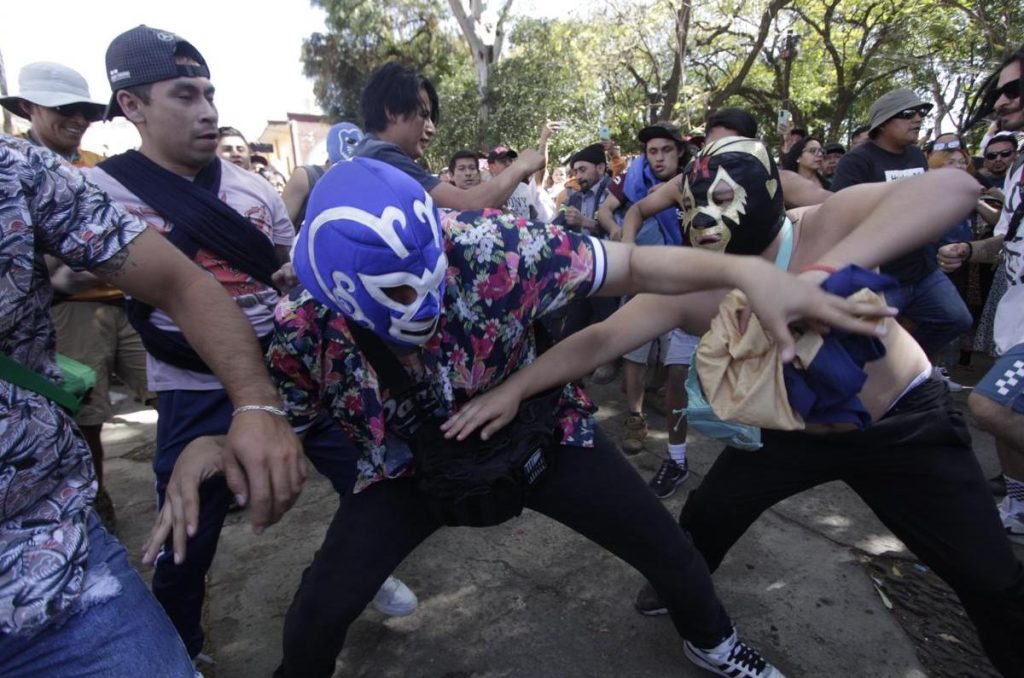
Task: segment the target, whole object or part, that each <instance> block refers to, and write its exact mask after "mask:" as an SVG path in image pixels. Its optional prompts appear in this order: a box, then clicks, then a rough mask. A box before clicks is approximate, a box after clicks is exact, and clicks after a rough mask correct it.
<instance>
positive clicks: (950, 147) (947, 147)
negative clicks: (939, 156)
mask: <svg viewBox="0 0 1024 678" xmlns="http://www.w3.org/2000/svg"><path fill="white" fill-rule="evenodd" d="M958 148H960V140H959V139H953V140H952V141H936V142H935V143H934V144H933V145H932V150H933V151H955V150H956V149H958Z"/></svg>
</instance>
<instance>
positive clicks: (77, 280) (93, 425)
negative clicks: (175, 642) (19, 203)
mask: <svg viewBox="0 0 1024 678" xmlns="http://www.w3.org/2000/svg"><path fill="white" fill-rule="evenodd" d="M18 87H19V92H18V94H16V95H14V96H10V97H4V98H3V99H0V104H3V106H4V107H5V108H6V109H7V110H9V111H11V112H12V113H14V114H15V115H19V116H21V117H23V118H27V119H28V120H30V121H31V122H32V126H31V128H30V129H29V131H28V134H27V135H26V139H27V140H28V141H29V142H31V143H32V144H34V145H36V146H42V147H45V148H47V149H49V150H51V151H53V152H54V153H57V154H58V155H60V156H61V157H62V158H64V159H65V160H66V161H67V162H68V163H70V164H71V165H73V166H75V167H92V166H94V165H96V164H97V163H99V162H100V161H101V160H103V157H102V156H99V155H97V154H96V153H92V152H90V151H86V150H82V149H81V148H79V145H80V144H81V142H82V135H83V134H85V131H86V130H87V129H89V125H91V124H92V123H94V122H96V121H97V120H99V119H101V118H102V117H103V112H104V110H105V108H106V104H102V103H98V102H95V101H93V100H92V98H91V97H90V95H89V86H88V84H87V83H86V81H85V78H83V77H82V76H81V75H80V74H79V73H78V72H77V71H75V70H73V69H71V68H68V67H67V66H63V65H61V64H56V63H50V62H37V63H32V64H28V65H27V66H25V67H24V68H22V69H21V73H19V75H18ZM46 262H47V265H48V267H49V269H50V285H51V286H52V287H53V289H54V295H53V305H52V306H51V308H50V316H51V319H52V320H53V324H54V328H55V329H56V331H57V351H58V352H59V353H61V354H63V355H66V356H68V357H70V358H73V359H74V360H77V361H78V362H80V363H84V364H85V365H88V366H89V367H91V368H92V369H93V371H95V372H96V385H95V387H94V388H93V390H92V392H91V393H90V395H89V398H88V400H87V401H86V402H85V403H83V404H82V408H81V409H80V410H79V411H78V414H77V415H76V416H75V423H77V424H78V427H79V429H80V430H81V432H82V435H83V437H84V438H85V440H86V442H87V443H88V444H89V449H90V451H91V452H92V459H93V466H94V467H95V469H96V480H97V482H98V489H97V493H96V503H95V508H96V513H97V514H99V516H100V518H101V519H102V520H103V523H104V525H105V526H106V527H107V528H108V529H110V530H113V529H114V528H115V527H116V525H117V515H116V512H115V510H114V500H113V499H112V498H111V496H110V494H109V493H108V492H107V488H106V486H105V485H104V483H103V479H104V478H103V457H104V451H103V442H102V439H101V431H102V428H103V424H104V422H106V421H107V420H109V419H110V417H111V416H113V413H114V411H113V408H112V406H111V402H110V392H109V388H110V381H111V376H112V375H114V374H116V375H117V376H118V378H120V380H121V381H122V382H124V383H125V384H127V385H128V387H129V389H130V390H131V391H132V392H133V394H134V395H135V397H136V398H138V399H139V400H141V401H147V400H149V399H150V398H152V397H153V394H151V393H150V392H149V391H148V389H147V388H146V352H145V349H143V347H142V341H141V340H140V339H139V335H138V333H137V332H136V331H135V330H134V329H132V327H131V325H129V324H128V319H127V317H126V316H125V311H124V295H123V294H122V292H121V291H120V290H119V289H117V288H116V287H112V286H110V285H107V284H105V283H103V282H101V281H100V280H99V279H98V278H97V277H96V276H94V275H92V274H91V273H89V272H88V271H73V270H71V268H70V267H68V266H67V265H66V264H64V263H62V262H61V261H60V260H58V259H57V258H55V257H50V256H47V258H46Z"/></svg>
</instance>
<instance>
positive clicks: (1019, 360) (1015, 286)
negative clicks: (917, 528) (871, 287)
mask: <svg viewBox="0 0 1024 678" xmlns="http://www.w3.org/2000/svg"><path fill="white" fill-rule="evenodd" d="M1022 67H1024V45H1022V46H1021V47H1020V48H1018V49H1017V51H1016V52H1015V53H1014V54H1012V55H1011V56H1010V57H1008V58H1007V59H1006V60H1005V61H1004V62H1003V63H1002V65H1001V67H1000V69H999V71H998V75H996V76H994V84H993V85H992V87H991V89H990V90H989V91H988V96H986V97H985V99H987V101H988V106H987V107H985V108H983V109H982V110H981V111H979V115H978V116H977V117H980V116H981V115H987V114H989V113H994V114H995V118H996V122H997V123H998V125H999V129H1000V130H1002V132H1001V133H1000V134H996V135H995V136H993V137H992V141H991V142H989V143H988V144H987V145H986V146H985V154H986V162H988V159H987V156H988V154H989V153H990V149H992V148H993V145H994V142H995V140H996V139H999V138H1004V139H1006V138H1013V137H1012V135H1009V136H1006V133H1010V132H1019V131H1021V130H1024V105H1022V103H1024V102H1022V100H1021V72H1022ZM977 117H976V119H977ZM1008 145H1009V144H1006V143H1004V144H1002V146H1003V147H1006V146H1008ZM1012 146H1013V148H1014V149H1016V139H1015V138H1013V144H1012ZM1003 193H1004V194H1005V196H1006V199H1005V201H1004V203H1003V210H1002V213H1001V214H1000V217H999V223H997V224H996V227H995V231H994V235H993V237H991V238H987V239H985V240H975V241H974V242H969V243H968V242H962V243H951V244H949V245H946V246H944V247H942V248H941V249H940V250H939V262H940V264H941V265H942V267H943V269H944V270H947V271H952V270H956V269H957V268H958V267H960V266H961V265H962V264H964V263H966V262H991V261H994V260H995V259H996V257H998V256H999V254H1000V253H1002V256H1003V263H1004V265H1005V273H1004V274H1005V276H1006V283H1007V289H1006V292H1005V293H1004V294H1003V296H1002V297H1001V298H1000V300H999V305H998V306H997V307H996V317H995V321H994V324H993V338H994V340H995V344H996V350H997V351H998V352H999V356H998V357H997V358H996V360H995V362H994V363H993V365H992V368H991V369H990V370H989V371H988V373H987V374H985V376H984V377H982V378H981V380H980V381H979V382H978V384H977V385H976V386H975V387H974V392H973V393H972V394H971V396H970V398H968V400H967V404H968V405H969V406H970V409H971V414H972V415H974V418H975V421H977V423H978V426H979V427H980V428H981V429H983V430H985V431H988V432H989V433H991V434H992V436H993V437H994V438H995V441H996V451H997V452H998V454H999V463H1000V466H1001V467H1002V470H1003V477H1004V478H1005V480H1006V497H1005V498H1004V499H1003V500H1002V501H1001V502H1000V503H999V517H1000V518H1001V519H1002V521H1003V527H1004V528H1006V532H1007V534H1008V535H1009V537H1010V539H1012V540H1014V541H1016V542H1018V543H1024V228H1022V226H1024V161H1022V159H1021V158H1020V157H1018V158H1017V160H1016V161H1015V162H1014V163H1013V164H1012V165H1011V166H1010V168H1009V169H1008V170H1007V172H1006V179H1005V181H1004V183H1003Z"/></svg>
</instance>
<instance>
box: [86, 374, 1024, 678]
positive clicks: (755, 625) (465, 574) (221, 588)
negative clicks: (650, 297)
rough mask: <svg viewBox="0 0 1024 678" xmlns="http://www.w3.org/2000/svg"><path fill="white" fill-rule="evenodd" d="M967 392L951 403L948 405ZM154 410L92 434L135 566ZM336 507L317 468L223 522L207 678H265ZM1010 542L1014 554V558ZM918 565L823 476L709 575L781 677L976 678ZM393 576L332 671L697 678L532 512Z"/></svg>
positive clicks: (674, 642) (642, 468) (656, 425)
mask: <svg viewBox="0 0 1024 678" xmlns="http://www.w3.org/2000/svg"><path fill="white" fill-rule="evenodd" d="M983 373H984V369H983V366H979V367H977V368H975V369H974V370H973V371H969V372H964V371H955V372H954V378H957V379H959V380H963V381H966V382H968V383H971V381H972V380H976V379H977V378H978V377H980V375H981V374H983ZM588 390H589V391H590V392H591V394H592V396H593V397H594V398H595V400H596V401H597V402H598V403H600V405H601V409H600V412H599V415H598V416H599V420H600V421H601V423H602V425H604V426H605V427H606V428H607V430H608V431H609V432H610V433H611V434H612V435H613V437H617V436H618V434H619V429H620V425H621V419H622V407H623V403H622V393H621V391H620V389H619V387H618V384H617V383H615V384H611V385H607V386H591V387H589V388H588ZM965 396H966V393H962V394H957V395H956V397H957V398H958V400H960V402H961V403H964V402H965ZM648 418H649V423H650V427H651V435H650V438H649V439H648V442H647V451H646V452H644V453H641V454H639V455H637V456H635V457H632V458H630V460H631V463H632V464H633V466H634V467H635V468H636V470H637V471H638V472H639V473H640V474H641V475H643V476H644V477H645V478H649V477H650V476H651V475H652V474H653V472H654V470H655V469H657V467H658V466H659V464H660V462H661V456H660V455H661V454H663V453H664V449H665V444H666V436H665V433H664V431H665V422H664V418H663V417H662V416H661V415H660V414H658V413H657V412H655V411H653V409H652V408H648ZM155 420H156V416H155V413H154V412H152V411H150V410H145V409H141V408H140V407H139V406H138V405H134V404H132V403H130V402H129V401H128V400H127V399H125V400H123V401H121V402H120V403H118V415H117V416H116V417H115V419H114V421H112V422H111V423H110V424H108V425H107V426H106V427H105V429H104V441H105V444H106V446H107V455H108V462H107V466H106V468H107V471H106V473H107V484H108V487H109V491H110V493H111V495H112V496H113V498H114V501H115V504H116V507H117V513H118V534H119V536H120V537H121V539H122V541H123V542H124V543H125V544H126V545H127V546H128V547H129V550H130V551H131V552H132V555H133V557H134V558H135V562H136V564H137V563H138V557H139V554H140V550H141V549H140V547H141V544H142V543H143V541H144V539H145V536H146V534H147V532H148V529H149V527H150V525H151V523H152V520H153V516H154V502H155V500H154V492H153V475H152V470H151V468H150V463H151V456H152V443H153V439H154V436H155ZM975 447H976V452H977V454H978V457H979V460H980V462H981V465H982V467H983V470H984V471H985V473H986V475H987V476H991V475H992V474H993V473H995V471H996V470H997V468H998V465H997V463H996V460H995V452H994V449H993V445H992V441H991V438H990V437H988V436H987V435H985V434H981V433H977V432H976V433H975ZM718 450H719V445H717V444H716V443H713V442H711V441H709V440H707V439H704V438H702V437H700V436H699V435H696V434H691V438H690V442H689V457H690V464H691V471H692V474H691V478H690V479H689V480H688V481H687V483H686V484H685V485H684V486H683V487H681V488H680V490H679V491H677V492H676V494H675V495H674V496H673V497H671V498H670V499H669V500H668V501H666V502H665V506H666V508H667V510H669V511H670V512H671V513H672V514H673V515H677V514H678V511H679V509H680V507H681V506H682V504H683V502H684V501H685V498H686V495H687V493H688V491H690V490H692V489H693V488H695V487H697V486H698V485H699V483H700V481H701V479H702V477H703V474H704V473H705V472H706V471H707V469H708V468H709V467H710V465H711V463H712V462H713V461H714V458H715V456H716V454H717V453H718ZM337 503H338V500H337V496H336V495H335V493H334V492H333V490H332V489H331V487H330V485H329V484H328V483H327V481H326V480H325V479H323V478H322V477H319V476H316V475H315V474H314V475H313V477H311V479H310V481H309V483H308V484H307V486H306V488H305V490H304V492H303V496H302V497H301V499H300V500H299V502H298V503H297V505H296V506H295V507H294V508H293V509H292V511H291V512H289V513H288V514H287V515H286V516H285V518H284V519H283V520H282V521H281V522H280V523H279V524H277V525H276V526H274V527H273V528H272V529H270V530H268V531H267V532H266V533H265V534H264V535H263V536H261V537H257V536H255V535H254V534H253V533H252V531H251V530H250V528H249V526H248V524H247V522H246V516H245V514H244V513H238V514H233V515H231V516H229V518H228V521H227V524H226V525H225V527H224V531H223V534H222V537H221V542H220V548H219V551H218V554H217V558H216V561H215V562H214V565H213V568H212V570H211V572H210V575H209V589H208V592H209V596H208V606H207V611H206V619H207V631H208V642H207V651H208V652H209V653H210V654H211V655H212V656H213V657H214V659H215V661H216V664H215V665H213V666H204V667H201V668H202V670H203V672H204V674H206V675H207V677H208V678H209V677H210V676H215V677H216V678H243V677H244V678H250V677H257V676H269V675H270V674H271V672H272V671H273V669H274V667H275V666H276V665H277V662H278V661H279V659H280V638H281V626H282V623H283V617H284V613H285V611H286V610H287V607H288V604H289V603H290V601H291V597H292V595H293V593H294V591H295V589H296V587H297V584H298V581H299V577H300V575H301V573H302V570H303V568H304V567H305V566H306V565H307V564H308V563H309V561H310V559H311V558H312V555H313V553H314V551H315V550H316V548H317V546H318V545H319V543H320V540H321V538H322V536H323V533H324V530H325V529H326V527H327V524H328V522H329V521H330V518H331V516H332V515H333V513H334V511H335V509H336V507H337ZM1016 548H1017V555H1018V557H1020V556H1021V555H1022V553H1024V550H1022V549H1021V547H1016ZM882 554H884V556H883V555H882ZM915 563H916V561H915V560H914V559H913V556H912V554H910V553H908V552H907V551H906V550H905V549H904V548H903V545H902V544H901V543H900V542H899V541H898V540H896V539H895V537H893V536H892V535H891V534H890V533H889V532H888V531H887V530H886V528H885V527H884V526H883V525H882V524H881V523H880V522H879V521H878V520H877V519H876V518H875V516H874V515H873V514H872V513H871V512H870V511H869V510H868V509H867V508H866V507H865V506H864V504H862V503H861V502H860V500H859V499H858V498H857V497H856V496H855V495H854V494H853V493H852V492H851V491H850V490H848V489H847V488H846V487H845V486H842V485H839V484H834V483H833V484H829V485H824V486H822V487H819V488H816V489H814V490H811V491H809V492H805V493H803V494H800V495H798V496H796V497H793V498H791V499H789V500H787V501H784V502H782V503H780V504H779V505H777V506H776V507H775V508H773V509H772V510H770V511H768V512H766V513H765V514H764V515H763V516H762V517H761V518H760V519H759V520H758V522H757V523H756V524H755V525H754V527H753V528H752V529H751V530H750V531H749V532H748V533H747V534H746V535H745V536H744V537H743V539H742V540H741V541H740V542H739V543H738V544H737V546H736V547H735V548H734V549H733V550H732V551H731V552H730V554H729V556H728V557H727V558H726V560H725V562H724V564H723V565H722V567H721V568H720V569H719V570H718V572H717V573H716V574H715V577H714V580H715V585H716V588H717V590H718V593H719V595H720V597H721V598H722V600H723V602H724V603H725V606H726V608H727V609H728V610H729V612H730V615H731V616H732V617H733V620H734V622H735V623H736V625H737V626H738V628H739V630H740V632H741V634H742V636H743V637H744V638H745V639H746V640H748V641H750V642H751V643H752V644H754V645H755V646H757V647H758V648H760V649H761V650H762V651H763V652H764V654H765V655H766V656H767V657H768V658H769V659H770V660H771V661H772V662H773V663H775V664H776V665H777V666H778V667H779V668H780V669H782V670H783V671H784V672H785V673H786V674H787V675H789V676H791V677H792V676H826V675H831V676H848V677H855V676H865V677H868V676H871V677H889V676H891V677H893V678H896V677H899V678H910V677H917V676H926V675H961V674H960V673H958V672H946V671H945V670H944V669H943V667H944V666H946V667H948V668H950V669H951V671H952V669H953V668H956V667H961V668H962V667H963V666H973V667H980V668H978V670H977V673H974V674H972V675H986V674H985V673H984V672H983V668H984V662H985V660H984V658H979V657H978V656H977V649H976V646H971V644H970V643H971V642H972V641H971V639H970V633H971V630H970V626H969V624H962V623H961V624H960V625H959V626H958V627H957V628H956V629H954V630H953V631H950V632H946V631H944V630H942V629H939V630H937V631H936V630H934V629H932V628H931V627H928V626H927V625H924V624H917V625H916V626H915V625H914V624H913V623H907V618H908V615H909V617H913V616H914V615H915V614H916V616H917V618H918V619H919V620H924V621H928V620H929V619H930V618H933V617H941V616H950V615H955V614H956V613H957V610H958V603H957V602H956V601H955V599H952V600H951V599H950V596H948V595H945V594H943V593H942V587H944V585H943V584H941V582H938V585H936V584H935V581H937V579H936V578H934V576H932V579H934V580H935V581H931V580H929V581H928V582H927V587H926V588H924V589H920V588H919V589H914V588H913V586H910V585H908V587H909V588H908V587H904V588H907V590H908V591H910V593H907V591H904V590H903V588H901V586H902V584H901V582H899V581H897V579H899V578H897V577H895V576H894V575H892V567H893V565H894V564H896V565H897V570H898V571H899V572H901V574H902V573H904V572H906V573H918V574H922V575H923V574H924V571H922V570H921V569H920V568H917V569H915ZM397 575H398V576H399V577H401V578H402V579H403V580H404V581H405V582H406V583H408V584H409V586H410V587H412V589H413V590H414V591H415V592H416V593H417V595H418V596H419V601H420V606H419V609H418V610H417V612H416V613H415V614H413V615H411V616H409V617H405V618H401V619H397V618H396V619H389V618H385V617H383V616H382V615H380V614H378V613H377V612H375V611H373V610H367V611H366V612H365V613H364V614H363V616H362V617H361V618H360V619H359V620H358V621H357V622H356V623H355V624H354V625H353V626H352V628H351V629H350V632H349V635H348V639H347V642H346V648H345V650H344V651H343V653H342V654H341V657H340V659H339V663H338V670H337V673H336V675H338V676H352V677H355V676H359V677H362V676H374V677H388V676H401V677H409V678H415V677H422V678H485V677H494V678H498V677H507V676H509V677H510V676H529V677H552V678H555V677H575V676H581V677H582V676H587V677H593V678H601V677H609V678H611V677H613V676H614V677H620V676H631V677H632V676H636V677H638V678H639V677H661V676H694V677H696V676H702V675H708V674H706V673H704V672H702V671H700V670H699V669H696V668H695V667H693V666H692V665H690V664H689V662H688V661H686V659H685V658H684V656H683V652H682V644H681V642H680V640H679V637H678V636H677V634H676V632H675V630H674V628H673V626H672V624H671V622H670V621H669V619H668V618H667V617H659V618H647V617H643V616H641V615H639V614H637V613H636V612H635V611H634V610H633V606H632V604H633V598H634V596H635V594H636V592H637V590H638V589H639V587H640V586H641V584H642V578H641V577H640V575H639V574H638V573H636V572H635V571H633V570H632V569H631V568H629V567H628V566H627V565H625V564H624V563H623V562H621V561H619V560H618V559H617V558H615V557H614V556H611V555H609V554H607V553H605V552H604V551H602V550H601V549H599V548H598V547H596V546H595V545H594V544H592V543H590V542H589V541H587V540H586V539H584V538H582V537H580V536H578V535H576V534H574V533H572V532H570V531H569V530H567V529H566V528H564V527H562V526H561V525H559V524H557V523H555V522H553V521H551V520H549V519H547V518H545V517H544V516H540V515H538V514H535V513H532V512H529V511H528V512H527V513H525V514H524V515H523V516H522V517H521V518H518V519H516V520H513V521H510V522H508V523H506V524H504V525H501V526H498V527H494V528H488V529H468V528H448V529H444V530H442V531H440V532H439V533H438V534H436V535H434V536H433V537H431V538H430V539H429V540H428V541H427V542H426V543H424V544H423V545H422V546H421V547H420V548H419V549H417V550H416V551H415V552H414V553H413V554H412V555H411V556H410V557H409V558H408V559H407V560H406V562H404V563H403V564H402V565H401V566H400V567H399V569H398V572H397ZM915 585H917V584H915ZM915 590H918V594H915V593H914V591H915ZM921 590H923V591H926V592H929V593H928V595H927V596H925V598H928V599H929V600H931V599H932V598H935V600H932V601H931V602H928V603H925V604H924V606H923V607H922V604H921V603H920V602H918V603H916V605H917V608H916V609H917V612H916V613H908V612H907V611H906V610H907V603H906V601H907V600H909V601H910V605H911V606H913V605H914V604H915V602H914V601H915V595H917V596H918V598H917V599H920V597H921V596H920V591H921ZM936 601H940V602H941V603H942V604H941V605H940V604H939V602H936ZM950 610H952V612H951V611H950ZM960 614H962V611H960ZM963 629H966V631H963ZM943 634H945V636H950V637H951V638H953V640H950V639H949V638H946V637H944V636H943ZM974 642H976V641H974ZM936 644H939V645H941V646H942V652H938V653H936V652H932V653H931V654H930V655H925V654H921V655H919V650H920V649H921V648H922V647H925V646H935V645H936ZM919 656H920V657H922V658H923V659H919ZM936 657H937V659H936ZM922 662H923V663H922ZM936 662H937V663H936ZM965 662H966V663H965ZM926 666H927V667H928V668H927V669H926Z"/></svg>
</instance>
